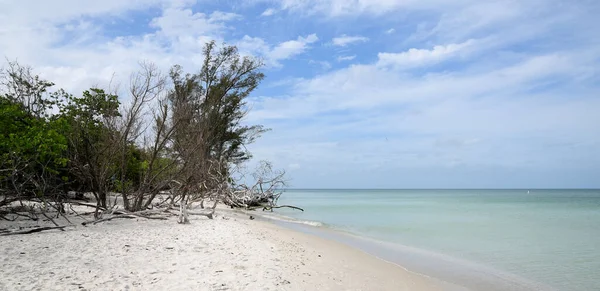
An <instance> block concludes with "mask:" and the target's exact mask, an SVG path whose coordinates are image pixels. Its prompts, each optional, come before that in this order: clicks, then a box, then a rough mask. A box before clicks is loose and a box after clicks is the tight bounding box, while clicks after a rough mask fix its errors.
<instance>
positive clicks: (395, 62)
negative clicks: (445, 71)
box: [377, 40, 475, 68]
mask: <svg viewBox="0 0 600 291" xmlns="http://www.w3.org/2000/svg"><path fill="white" fill-rule="evenodd" d="M474 44H475V41H474V40H468V41H466V42H463V43H459V44H449V45H437V46H434V47H433V48H432V49H416V48H411V49H409V50H408V51H405V52H401V53H379V54H378V55H377V56H378V58H379V61H378V65H380V66H388V65H392V66H398V67H405V68H406V67H408V68H410V67H416V66H423V65H429V64H434V63H438V62H441V61H444V60H446V59H449V58H451V57H454V56H456V55H458V54H459V53H460V52H464V51H465V50H467V49H468V48H469V47H471V46H473V45H474Z"/></svg>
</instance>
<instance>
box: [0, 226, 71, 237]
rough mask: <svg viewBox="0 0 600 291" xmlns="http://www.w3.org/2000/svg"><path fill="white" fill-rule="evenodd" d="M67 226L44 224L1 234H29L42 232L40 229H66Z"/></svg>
mask: <svg viewBox="0 0 600 291" xmlns="http://www.w3.org/2000/svg"><path fill="white" fill-rule="evenodd" d="M65 227H67V226H66V225H65V226H44V227H37V228H31V229H26V230H20V231H12V232H5V233H2V234H0V236H6V235H17V234H29V233H36V232H40V231H44V230H52V229H60V230H62V231H65V229H64V228H65Z"/></svg>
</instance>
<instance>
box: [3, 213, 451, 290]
mask: <svg viewBox="0 0 600 291" xmlns="http://www.w3.org/2000/svg"><path fill="white" fill-rule="evenodd" d="M191 219H192V221H191V224H187V225H181V224H177V223H176V218H172V219H169V220H147V219H143V218H139V219H125V220H121V219H119V220H117V219H115V220H112V221H107V222H104V223H100V224H97V225H89V226H81V225H79V226H76V227H71V228H67V229H66V231H57V230H51V231H45V232H39V233H33V234H25V235H11V236H0V257H1V259H2V267H1V268H0V290H417V291H418V290H441V289H442V288H440V287H439V286H437V285H436V283H435V282H434V281H433V280H430V279H429V278H426V277H424V276H421V275H418V274H415V273H411V272H409V271H406V270H405V269H403V268H401V267H399V266H397V265H393V264H390V263H387V262H385V261H382V260H380V259H377V258H375V257H373V256H370V255H368V254H366V253H363V252H361V251H359V250H356V249H353V248H350V247H347V246H345V245H343V244H340V243H337V242H333V241H328V240H325V239H322V238H319V237H316V236H312V235H308V234H304V233H299V232H295V231H292V230H288V229H285V228H282V227H280V226H277V225H274V224H271V223H269V222H266V221H259V220H250V219H248V216H246V215H243V214H238V213H233V212H229V211H225V212H223V211H221V212H219V211H218V212H217V217H216V219H214V220H209V219H207V218H205V217H202V216H193V217H191ZM2 227H4V228H5V227H6V223H5V222H3V225H2Z"/></svg>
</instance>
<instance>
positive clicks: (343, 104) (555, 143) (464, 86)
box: [0, 0, 600, 188]
mask: <svg viewBox="0 0 600 291" xmlns="http://www.w3.org/2000/svg"><path fill="white" fill-rule="evenodd" d="M0 5H1V6H2V7H3V9H2V11H0V52H2V54H3V55H4V56H5V57H7V58H8V59H17V60H19V62H21V63H23V64H28V65H31V66H33V67H34V68H35V70H36V72H38V73H40V74H41V75H42V76H44V77H45V78H47V79H50V80H52V81H54V82H55V83H57V84H58V86H60V87H63V88H65V89H67V90H69V91H71V92H74V93H75V92H81V91H82V90H83V89H85V88H88V87H90V86H93V85H100V86H108V84H109V82H110V81H111V80H113V83H114V82H117V83H122V84H126V83H127V80H128V76H129V74H130V73H131V72H133V71H135V70H136V69H137V64H138V62H139V61H142V60H150V61H153V62H155V63H156V64H157V65H158V66H159V67H160V68H163V69H164V70H165V71H166V70H168V68H169V67H170V66H171V65H174V64H180V65H182V66H183V67H184V69H186V70H188V71H190V72H193V71H194V70H197V69H198V68H199V67H200V63H201V48H202V46H203V44H204V43H205V42H206V41H208V40H213V39H214V40H216V41H217V42H219V43H223V42H225V43H227V44H233V45H236V46H238V48H239V49H240V52H241V53H242V54H245V55H255V56H259V57H261V58H262V59H263V60H264V62H265V64H266V66H265V68H264V72H265V74H266V75H267V78H266V79H265V81H264V82H263V84H262V85H261V86H260V87H259V89H258V90H257V91H256V92H255V94H253V96H251V98H250V100H249V101H250V104H251V106H252V111H251V113H250V114H249V115H248V117H247V119H246V122H248V123H260V124H264V125H265V126H267V127H269V128H272V131H271V132H269V133H268V134H266V135H265V136H264V137H263V138H262V139H261V140H259V141H258V142H257V143H255V144H253V145H251V146H250V150H251V151H252V152H253V153H254V156H255V160H260V159H267V160H271V161H272V162H273V163H274V165H275V166H276V167H278V168H285V169H286V170H287V171H288V174H289V178H290V179H291V185H292V186H293V187H300V188H322V187H326V188H355V187H358V188H487V187H492V188H536V187H542V188H553V187H577V188H580V187H600V113H598V111H599V109H600V94H599V93H600V82H599V81H600V72H599V70H600V66H599V64H600V38H598V37H597V34H598V32H597V31H598V30H600V21H599V20H598V17H597V15H600V2H598V1H593V0H571V1H566V0H565V1H563V0H545V1H541V0H520V1H516V0H491V1H475V0H455V1H442V0H423V1H416V0H368V1H367V0H282V1H269V0H250V1H238V0H227V1H208V0H200V1H189V0H177V1H167V0H139V1H121V0H106V1H79V0H55V1H45V0H31V1H26V2H23V1H8V0H0ZM123 98H124V99H126V98H127V96H126V94H124V95H123ZM250 166H252V165H250Z"/></svg>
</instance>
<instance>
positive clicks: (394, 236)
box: [279, 190, 600, 290]
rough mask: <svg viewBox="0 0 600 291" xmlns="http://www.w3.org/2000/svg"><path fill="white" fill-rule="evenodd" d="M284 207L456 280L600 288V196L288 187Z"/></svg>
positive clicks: (416, 266)
mask: <svg viewBox="0 0 600 291" xmlns="http://www.w3.org/2000/svg"><path fill="white" fill-rule="evenodd" d="M279 202H280V204H292V205H296V206H299V207H303V208H305V209H306V211H305V212H298V211H294V210H290V209H281V211H279V214H281V215H285V216H287V217H290V218H293V219H294V221H295V222H299V221H305V222H307V223H310V224H313V225H321V224H322V225H324V226H326V227H329V228H332V229H335V230H340V231H345V232H348V233H352V234H355V235H359V236H362V237H364V238H360V237H359V238H356V239H349V238H348V236H344V237H341V238H340V237H337V239H338V240H340V239H341V240H344V241H345V242H346V243H350V244H353V243H354V244H355V246H357V247H361V248H362V249H364V250H367V251H368V252H371V253H374V252H379V253H376V254H375V255H377V256H379V257H382V258H383V259H387V260H391V261H394V262H397V263H400V264H402V265H405V266H406V267H408V268H411V267H412V269H415V271H418V272H422V273H428V272H429V273H431V274H432V275H433V276H436V277H444V278H442V279H444V280H447V281H448V280H450V281H452V280H454V281H460V282H452V283H465V284H466V285H469V286H470V287H471V288H474V289H478V290H484V289H485V290H490V289H489V288H491V287H490V286H492V285H494V286H500V285H502V284H505V283H506V284H505V285H506V286H504V287H501V286H500V287H498V289H497V290H516V289H521V290H529V289H544V287H543V286H544V285H546V286H552V287H553V288H556V289H558V290H600V275H599V274H600V191H599V190H529V191H528V190H288V191H287V192H286V193H285V194H284V195H283V196H282V198H281V199H280V201H279ZM310 229H311V228H310V227H308V228H305V229H304V231H311V230H310ZM313 229H314V228H313ZM312 231H319V230H312ZM327 233H335V232H327ZM319 235H322V236H323V235H327V234H326V233H325V234H324V233H320V234H319ZM329 235H331V234H329ZM365 238H373V239H375V240H377V241H383V242H387V244H378V245H375V244H373V243H374V242H375V241H369V240H368V239H365ZM415 256H416V257H415ZM432 262H435V263H432ZM457 266H460V267H457ZM494 280H499V281H494ZM490 282H491V283H490ZM498 282H503V283H502V284H500V283H498ZM510 282H512V283H510ZM531 282H537V283H539V284H538V285H535V284H531ZM481 284H484V285H481ZM485 284H488V285H489V284H492V285H489V286H488V285H485ZM510 284H515V285H514V286H512V287H510ZM463 285H464V284H463ZM486 286H487V287H486ZM519 286H520V287H519Z"/></svg>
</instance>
